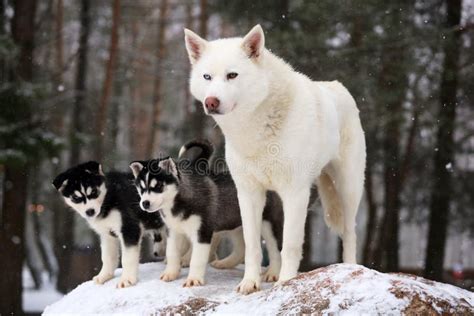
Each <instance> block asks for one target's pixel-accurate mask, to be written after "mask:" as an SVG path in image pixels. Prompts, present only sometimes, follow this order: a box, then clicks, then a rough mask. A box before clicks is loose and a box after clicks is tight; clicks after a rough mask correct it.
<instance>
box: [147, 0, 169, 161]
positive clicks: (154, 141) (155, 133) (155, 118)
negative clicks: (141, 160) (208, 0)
mask: <svg viewBox="0 0 474 316" xmlns="http://www.w3.org/2000/svg"><path fill="white" fill-rule="evenodd" d="M167 16H168V0H161V5H160V16H159V21H158V38H157V41H158V42H157V47H156V61H155V84H154V89H153V108H152V116H151V117H152V119H151V133H150V138H149V142H148V146H147V157H152V156H153V154H154V153H155V152H156V151H155V150H157V149H158V147H157V146H158V142H159V128H160V114H161V100H162V95H161V94H162V91H161V83H162V82H161V79H162V73H163V69H162V65H163V59H164V58H165V53H166V43H165V41H166V19H167Z"/></svg>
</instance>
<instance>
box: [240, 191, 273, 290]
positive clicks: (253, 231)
mask: <svg viewBox="0 0 474 316" xmlns="http://www.w3.org/2000/svg"><path fill="white" fill-rule="evenodd" d="M237 192H238V198H239V206H240V212H241V216H242V227H243V231H244V240H245V274H244V278H243V280H242V281H241V282H240V284H239V286H238V288H237V291H238V292H239V293H242V294H250V293H252V292H255V291H258V290H260V281H261V280H260V270H261V267H260V266H261V262H262V247H261V243H260V234H261V229H262V212H263V207H264V205H265V198H266V196H265V190H264V189H263V188H261V187H259V186H256V185H255V186H247V185H243V186H242V185H237Z"/></svg>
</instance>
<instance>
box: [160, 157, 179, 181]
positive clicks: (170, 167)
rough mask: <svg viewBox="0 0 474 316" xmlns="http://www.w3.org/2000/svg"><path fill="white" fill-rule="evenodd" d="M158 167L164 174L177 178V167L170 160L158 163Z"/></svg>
mask: <svg viewBox="0 0 474 316" xmlns="http://www.w3.org/2000/svg"><path fill="white" fill-rule="evenodd" d="M158 166H159V167H160V168H161V169H162V170H164V171H165V172H167V173H169V174H172V175H173V176H175V177H176V178H178V167H177V166H176V163H175V162H174V160H173V159H172V158H166V159H163V160H161V161H160V163H159V164H158Z"/></svg>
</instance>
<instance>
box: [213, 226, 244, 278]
mask: <svg viewBox="0 0 474 316" xmlns="http://www.w3.org/2000/svg"><path fill="white" fill-rule="evenodd" d="M228 235H229V238H230V240H231V241H232V252H231V253H230V255H228V256H227V257H225V258H223V259H220V260H215V261H213V262H211V266H213V267H214V268H216V269H232V268H234V267H235V266H237V265H238V264H239V263H242V262H243V261H244V256H245V242H244V235H243V233H242V227H240V228H237V229H234V230H232V231H230V232H229V233H228Z"/></svg>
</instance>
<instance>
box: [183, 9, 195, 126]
mask: <svg viewBox="0 0 474 316" xmlns="http://www.w3.org/2000/svg"><path fill="white" fill-rule="evenodd" d="M185 9H186V25H185V27H186V28H187V29H189V30H192V29H193V3H192V2H191V1H186V7H185ZM190 71H191V67H190V64H189V63H188V62H186V66H185V71H184V73H185V76H186V81H185V85H184V104H185V106H186V108H185V109H186V112H185V115H186V117H185V120H186V121H187V119H188V118H189V117H190V115H191V111H192V105H193V104H194V102H191V100H192V98H191V92H190V91H189V82H188V81H189V79H188V78H189V73H190Z"/></svg>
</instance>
